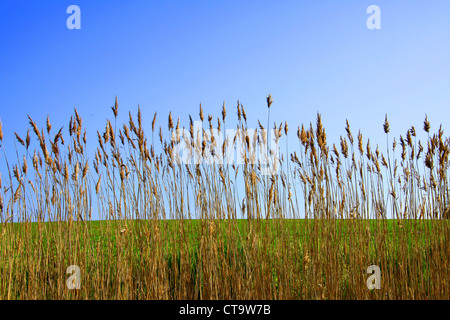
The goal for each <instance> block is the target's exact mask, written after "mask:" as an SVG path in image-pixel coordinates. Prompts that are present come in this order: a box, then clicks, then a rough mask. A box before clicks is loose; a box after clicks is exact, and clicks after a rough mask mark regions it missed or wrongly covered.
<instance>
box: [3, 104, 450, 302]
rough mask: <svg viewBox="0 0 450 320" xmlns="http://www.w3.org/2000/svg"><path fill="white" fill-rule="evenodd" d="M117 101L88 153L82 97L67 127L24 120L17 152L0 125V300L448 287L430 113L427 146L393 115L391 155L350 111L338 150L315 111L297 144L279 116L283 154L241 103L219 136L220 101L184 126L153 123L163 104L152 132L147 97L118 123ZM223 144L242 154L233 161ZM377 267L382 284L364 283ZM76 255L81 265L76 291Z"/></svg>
mask: <svg viewBox="0 0 450 320" xmlns="http://www.w3.org/2000/svg"><path fill="white" fill-rule="evenodd" d="M272 101H273V100H272V98H271V96H270V95H269V97H267V107H268V110H270V108H271V105H272ZM118 110H119V109H118V103H117V99H116V103H115V106H114V107H112V111H113V115H114V120H113V121H112V122H111V121H110V120H107V122H106V127H105V130H104V131H103V132H102V133H100V132H98V134H97V136H98V147H97V148H96V151H95V154H94V155H93V157H92V158H90V157H89V156H88V155H87V152H86V150H87V139H86V132H85V131H84V130H83V127H82V118H81V117H80V115H79V114H78V113H77V111H76V110H75V114H74V116H73V117H72V118H71V119H70V122H69V130H68V131H69V132H68V137H67V136H65V135H63V131H62V129H60V130H53V129H52V125H51V123H50V119H49V118H48V119H47V124H46V128H45V129H44V128H43V129H39V128H38V126H37V125H36V123H35V122H34V121H33V120H32V119H31V118H29V123H30V129H31V131H32V134H34V135H35V136H36V138H37V142H38V144H37V145H33V143H32V142H31V137H30V131H28V132H27V133H26V136H24V138H22V137H21V135H19V134H17V133H16V136H15V138H16V141H17V142H18V145H19V148H17V149H16V150H15V151H16V155H17V159H16V162H14V163H12V162H10V161H9V159H8V158H7V156H6V155H7V153H6V152H5V148H6V147H7V146H5V145H3V144H2V141H3V133H2V130H1V122H0V149H2V154H3V157H4V160H5V167H6V170H4V171H3V172H2V174H1V176H0V222H1V224H0V299H448V297H449V296H450V284H449V279H450V277H449V276H450V268H449V260H450V242H449V240H450V233H449V220H448V217H449V216H450V214H449V212H450V207H448V203H449V198H450V197H449V188H448V178H447V172H448V155H449V152H450V147H449V146H450V140H449V139H448V138H446V137H445V136H444V134H443V130H442V128H439V131H438V132H437V133H435V134H432V133H431V132H430V124H429V122H428V120H427V119H425V121H424V128H423V129H424V130H425V132H426V133H427V136H428V140H427V141H426V143H425V144H422V143H421V142H420V141H418V140H417V139H416V131H415V128H414V127H412V128H411V129H409V130H408V131H407V133H406V135H405V136H404V137H402V136H400V137H399V139H398V140H396V138H392V137H391V138H390V137H389V131H390V129H389V122H388V119H387V117H386V121H385V123H384V125H383V129H384V132H385V133H386V142H387V146H386V148H385V150H386V151H385V152H382V151H381V150H380V147H378V146H373V145H371V144H370V141H369V140H367V143H365V142H363V136H362V134H361V133H358V136H357V138H356V139H354V138H353V135H352V132H351V130H350V125H349V123H348V122H347V124H346V127H345V130H346V136H345V137H341V139H340V146H339V149H338V147H337V146H336V145H335V144H333V145H328V143H327V138H326V134H325V129H324V128H323V127H322V122H321V117H320V115H318V116H317V121H316V124H315V126H313V125H312V124H310V126H309V129H305V127H304V126H303V125H301V126H299V127H298V128H297V138H298V139H297V141H294V142H292V141H290V144H289V143H288V138H287V136H288V131H289V127H288V124H287V123H286V122H285V123H281V124H279V125H277V124H274V128H273V129H274V130H273V134H274V137H275V138H274V140H275V142H276V143H278V145H279V146H280V149H281V150H283V149H284V147H285V148H286V151H284V152H281V153H280V154H278V155H277V154H273V153H270V152H267V150H269V144H268V141H269V139H268V138H267V135H266V133H267V132H266V129H265V128H264V127H263V125H262V124H261V123H260V122H259V121H258V129H257V130H254V131H250V130H249V126H248V123H247V117H246V114H245V110H244V108H243V107H242V105H240V104H239V103H238V105H237V115H238V124H237V129H238V130H237V131H235V134H234V136H232V137H227V138H225V139H224V140H223V141H221V140H220V139H218V138H217V137H215V135H214V134H213V131H214V130H213V129H215V127H213V122H214V123H216V122H215V121H217V131H218V132H222V131H221V129H224V128H225V127H226V124H227V122H226V114H227V111H226V108H225V105H224V106H223V108H222V115H221V117H218V118H217V119H216V120H214V118H213V116H211V115H208V117H207V119H206V118H205V117H204V115H203V110H202V108H201V107H200V111H199V117H200V119H201V121H202V123H204V127H205V128H206V129H202V130H201V131H199V132H194V125H193V120H192V118H191V117H190V119H189V129H188V130H186V131H182V130H181V128H182V127H181V124H180V120H178V122H177V123H176V124H174V121H173V119H172V115H171V114H169V117H168V124H167V132H163V130H162V127H159V133H158V130H157V129H156V114H155V116H154V118H153V122H152V124H151V126H150V125H149V126H148V127H149V128H150V127H151V135H150V136H149V137H147V136H146V135H145V133H144V125H143V124H142V116H141V113H140V110H139V112H138V115H137V119H136V120H135V119H134V118H133V116H132V115H131V113H130V114H129V121H128V123H123V124H119V123H118V122H119V121H118V112H119V111H118ZM267 122H268V123H270V113H269V116H268V119H267ZM208 128H209V129H208ZM250 132H251V134H250ZM164 135H167V136H168V138H166V139H164ZM46 136H48V138H46ZM282 137H284V138H285V139H281V138H282ZM391 139H392V140H391ZM181 141H184V142H185V151H186V152H187V154H189V155H190V156H192V157H193V158H195V156H198V157H199V158H202V159H206V158H208V159H213V160H214V161H212V162H206V161H203V162H199V163H185V162H182V161H179V160H180V159H179V155H177V153H175V152H174V150H176V147H177V146H178V145H179V144H180V142H181ZM397 141H398V143H397ZM284 143H285V145H284ZM229 146H232V148H233V150H236V153H237V154H240V155H241V159H242V163H241V164H239V163H232V164H231V163H227V161H226V160H227V158H226V155H227V153H226V152H224V150H225V151H226V149H227V147H229ZM281 146H283V147H282V148H281ZM293 146H295V147H293ZM265 151H266V152H265ZM258 154H259V155H262V156H261V157H260V158H258V157H257V155H258ZM269 158H271V160H269ZM270 161H271V162H270ZM267 163H269V164H270V166H269V167H270V170H269V171H267V170H265V165H266V164H267ZM274 168H275V169H276V170H273V169H274ZM5 177H6V178H5ZM93 212H97V213H98V216H99V217H98V218H99V220H100V221H94V220H93V218H92V213H93ZM373 265H376V266H378V267H379V269H380V288H379V289H372V290H369V288H368V284H367V279H368V278H369V276H370V274H368V273H367V269H368V268H369V266H373ZM69 266H77V268H79V271H80V273H79V275H78V280H80V284H81V286H80V288H79V289H71V288H72V287H71V284H72V285H73V284H77V283H78V280H75V279H74V277H72V276H73V275H72V274H71V273H69V274H68V273H67V268H68V267H69ZM75 275H77V274H76V273H75ZM68 282H69V283H68Z"/></svg>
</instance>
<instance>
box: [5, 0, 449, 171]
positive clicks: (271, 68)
mask: <svg viewBox="0 0 450 320" xmlns="http://www.w3.org/2000/svg"><path fill="white" fill-rule="evenodd" d="M72 4H76V5H78V6H79V7H80V9H81V30H69V29H67V27H66V20H67V18H68V17H69V14H67V13H66V8H67V7H68V6H69V5H72ZM372 4H375V5H378V6H379V7H380V8H381V30H369V29H368V28H367V27H366V20H367V18H368V17H369V14H367V13H366V9H367V7H368V6H369V5H372ZM269 93H271V94H272V96H273V98H274V103H273V109H272V114H271V120H272V121H275V120H276V121H278V122H279V121H284V120H287V121H288V123H289V125H290V128H291V131H292V132H294V131H295V129H296V127H297V125H300V124H301V123H305V124H309V122H310V121H313V122H314V121H315V117H316V113H317V112H320V113H321V114H322V117H323V122H324V125H325V128H326V129H327V137H328V139H329V141H338V139H339V135H344V134H345V130H344V127H345V119H349V121H350V124H351V127H352V129H353V130H354V131H355V132H354V135H356V133H357V130H358V129H362V131H363V133H364V137H365V138H367V137H370V138H371V141H374V142H379V143H380V144H383V143H384V142H385V140H384V136H383V135H382V123H383V121H384V116H385V114H386V113H387V114H388V117H389V119H390V122H391V130H392V133H393V134H395V135H398V134H400V133H404V132H405V131H406V130H407V129H408V128H410V126H411V125H415V126H416V128H417V129H421V128H422V122H423V119H424V115H425V113H427V114H428V116H429V119H430V120H431V123H432V130H433V131H434V130H437V127H438V124H439V123H442V124H443V127H444V129H446V128H448V127H449V121H450V117H449V116H450V111H449V106H450V105H449V102H450V1H448V0H433V1H411V0H408V1H399V0H397V1H379V0H371V1H363V0H358V1H356V0H355V1H326V0H322V1H298V0H297V1H230V0H227V1H211V0H210V1H194V0H192V1H147V0H146V1H137V0H133V1H92V0H90V1H81V0H74V1H70V2H69V1H50V0H48V1H2V2H1V3H0V118H1V121H2V122H3V130H4V134H5V144H6V148H9V151H11V147H10V146H9V143H11V142H12V141H13V132H14V131H17V132H18V133H19V134H20V135H22V136H23V135H24V134H25V132H26V130H27V129H28V128H29V126H28V124H27V117H26V116H27V114H29V115H30V116H31V117H32V118H34V119H35V121H37V122H38V125H40V126H44V124H45V119H46V116H47V114H50V117H51V121H52V123H53V125H54V127H61V126H63V125H64V126H65V128H66V129H67V127H68V120H69V118H70V115H71V114H72V112H73V108H74V107H76V108H77V109H78V110H79V112H80V114H81V115H82V117H83V118H84V124H85V125H86V128H87V129H88V134H89V137H90V138H91V143H92V144H96V139H95V141H92V140H93V139H92V138H94V137H95V132H96V130H100V129H103V125H104V123H105V118H106V117H110V118H111V116H112V114H111V110H110V108H109V107H110V106H111V105H113V103H114V98H115V96H118V99H119V105H120V111H119V112H121V117H122V118H121V119H126V116H127V114H128V111H129V110H131V111H132V112H136V110H137V105H138V104H139V105H140V106H141V109H142V111H143V115H144V120H146V121H148V128H149V129H150V126H151V124H150V122H151V119H152V117H153V113H154V112H155V111H157V112H158V115H159V121H160V122H159V123H160V124H164V126H166V124H167V115H168V113H169V110H171V111H172V114H173V115H174V117H175V119H176V118H177V117H178V116H180V117H181V119H182V121H183V124H186V123H187V120H188V118H187V116H188V114H192V115H193V118H194V120H196V119H198V105H199V103H200V102H201V103H202V105H203V106H204V109H205V113H207V114H208V113H211V114H215V115H216V116H218V115H220V110H221V105H222V102H223V101H224V100H225V101H226V104H227V106H228V108H229V109H228V110H229V112H228V114H229V115H230V120H232V119H234V118H235V110H236V109H235V107H236V101H237V100H238V99H239V100H240V101H241V103H242V104H243V105H244V107H245V109H246V111H247V116H248V118H249V119H250V125H254V126H255V127H256V124H257V119H260V120H262V123H265V122H266V119H267V108H266V102H265V98H266V96H267V95H268V94H269ZM100 126H101V128H100ZM446 133H448V132H446ZM1 162H3V160H2V161H1Z"/></svg>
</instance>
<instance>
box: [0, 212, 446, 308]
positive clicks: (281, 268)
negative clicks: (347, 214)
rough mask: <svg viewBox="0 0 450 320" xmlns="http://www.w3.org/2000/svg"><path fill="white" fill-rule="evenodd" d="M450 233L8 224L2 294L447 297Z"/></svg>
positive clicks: (207, 224)
mask: <svg viewBox="0 0 450 320" xmlns="http://www.w3.org/2000/svg"><path fill="white" fill-rule="evenodd" d="M448 227H449V225H448V221H445V220H444V221H443V220H438V221H421V222H418V221H404V222H403V224H402V225H399V224H398V223H396V222H395V221H394V220H383V221H374V220H334V221H333V220H261V221H254V220H209V221H199V220H187V221H177V220H169V221H158V222H156V223H155V222H153V221H120V222H118V221H91V222H73V223H72V225H70V223H68V222H54V223H29V224H8V225H7V226H4V227H3V235H2V238H1V244H2V246H1V248H2V256H3V257H5V256H7V257H9V259H7V260H3V261H2V265H1V268H0V274H1V275H2V277H1V279H2V281H1V287H0V288H1V291H0V293H1V295H0V297H2V299H6V298H9V299H28V298H32V299H35V298H36V299H55V298H68V299H73V298H79V299H241V298H245V299H254V298H262V299H359V298H361V299H371V298H375V299H396V298H401V299H426V298H427V297H429V298H444V299H446V294H447V291H446V290H448V289H447V288H448V287H447V286H448V283H447V281H448V280H447V279H448V277H447V276H448V272H449V271H448V268H447V267H446V266H447V265H448V262H449V257H450V255H449V253H450V246H449V238H448V236H449V234H448ZM70 231H71V232H70ZM436 232H438V235H439V236H438V237H436V236H433V234H434V233H436ZM362 235H364V237H361V236H362ZM11 239H14V240H15V241H11ZM19 239H20V241H17V240H19ZM36 255H38V256H39V257H40V258H39V259H36ZM10 259H13V260H12V261H11V260H10ZM73 264H75V265H78V266H79V267H80V269H81V270H82V272H81V284H82V285H81V289H80V290H67V288H66V283H65V282H66V280H67V278H68V277H69V275H66V273H65V270H66V268H67V267H68V266H69V265H73ZM370 265H378V266H380V268H381V270H382V273H381V283H382V287H381V289H380V290H373V291H369V290H368V289H367V285H366V280H367V278H368V276H369V274H367V273H366V269H367V267H368V266H370ZM12 266H14V267H13V268H12ZM440 277H444V278H440ZM438 284H439V285H440V286H438ZM161 288H163V290H161ZM437 288H440V289H439V290H442V291H441V292H439V291H434V290H437ZM405 289H406V290H405Z"/></svg>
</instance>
